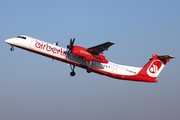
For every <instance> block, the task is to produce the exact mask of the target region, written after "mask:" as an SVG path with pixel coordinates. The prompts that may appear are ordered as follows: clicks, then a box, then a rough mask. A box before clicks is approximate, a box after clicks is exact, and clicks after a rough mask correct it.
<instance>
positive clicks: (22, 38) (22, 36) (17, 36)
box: [17, 36, 26, 39]
mask: <svg viewBox="0 0 180 120" xmlns="http://www.w3.org/2000/svg"><path fill="white" fill-rule="evenodd" d="M17 38H22V39H26V37H24V36H17Z"/></svg>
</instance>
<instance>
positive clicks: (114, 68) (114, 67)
mask: <svg viewBox="0 0 180 120" xmlns="http://www.w3.org/2000/svg"><path fill="white" fill-rule="evenodd" d="M117 69H118V67H117V66H116V65H113V67H112V74H116V73H117Z"/></svg>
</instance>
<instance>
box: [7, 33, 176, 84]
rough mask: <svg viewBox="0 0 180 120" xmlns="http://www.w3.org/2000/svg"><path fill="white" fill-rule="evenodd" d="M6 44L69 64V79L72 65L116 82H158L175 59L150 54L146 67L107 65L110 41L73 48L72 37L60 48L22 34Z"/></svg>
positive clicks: (56, 44)
mask: <svg viewBox="0 0 180 120" xmlns="http://www.w3.org/2000/svg"><path fill="white" fill-rule="evenodd" d="M5 42H6V43H8V44H10V45H11V48H10V50H11V51H13V50H14V47H18V48H21V49H24V50H27V51H31V52H34V53H36V54H40V55H43V56H46V57H49V58H52V59H55V60H58V61H61V62H65V63H68V64H70V68H71V72H70V75H71V76H75V66H77V67H81V68H83V69H86V71H87V73H91V72H94V73H98V74H101V75H105V76H109V77H112V78H116V79H119V80H130V81H139V82H157V80H156V78H157V77H158V75H159V74H160V72H161V71H162V69H163V68H164V66H165V65H166V63H167V62H169V61H170V59H172V58H174V57H173V56H170V55H157V54H152V58H150V60H149V61H148V62H147V64H145V65H144V66H143V67H142V68H140V67H133V66H127V65H120V64H116V63H113V62H109V61H108V60H107V59H106V57H105V56H104V55H103V52H104V51H105V50H107V49H108V48H109V47H110V46H112V45H113V44H114V43H113V42H105V43H103V44H100V45H97V46H93V47H89V48H85V47H82V46H77V45H74V42H75V38H74V39H70V44H69V45H67V48H63V47H60V46H58V42H56V43H55V44H50V43H47V42H44V41H41V40H38V39H35V38H32V37H29V36H25V35H19V36H17V37H15V38H10V39H7V40H5Z"/></svg>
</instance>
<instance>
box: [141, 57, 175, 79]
mask: <svg viewBox="0 0 180 120" xmlns="http://www.w3.org/2000/svg"><path fill="white" fill-rule="evenodd" d="M172 58H174V57H173V56H170V55H157V54H153V55H152V58H151V59H150V61H149V62H148V63H147V64H146V65H145V66H144V67H143V68H142V69H141V70H140V72H139V73H138V74H139V75H141V76H144V77H146V78H148V79H156V78H157V77H158V75H159V74H160V72H161V71H162V69H163V68H164V66H165V65H166V63H167V62H170V59H172Z"/></svg>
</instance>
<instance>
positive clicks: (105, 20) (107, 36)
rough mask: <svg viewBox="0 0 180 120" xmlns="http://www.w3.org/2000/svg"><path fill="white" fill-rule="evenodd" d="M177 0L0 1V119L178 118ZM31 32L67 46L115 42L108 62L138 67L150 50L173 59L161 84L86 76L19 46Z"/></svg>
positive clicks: (179, 19) (179, 55)
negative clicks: (11, 41) (15, 43)
mask: <svg viewBox="0 0 180 120" xmlns="http://www.w3.org/2000/svg"><path fill="white" fill-rule="evenodd" d="M179 12H180V1H179V0H137V1H135V0H76V1H74V0H53V1H52V0H51V1H50V0H36V1H32V0H13V1H12V0H11V1H10V0H0V48H1V49H0V54H1V59H0V66H1V67H0V76H1V77H0V120H170V119H173V120H179V119H180V103H179V101H180V75H179V67H180V64H179V61H180V59H179V58H180V53H179V46H180V14H179ZM21 34H24V35H28V36H31V37H34V38H37V39H40V40H43V41H47V42H50V43H55V42H56V41H58V42H59V45H60V46H62V47H66V46H67V44H69V39H70V38H74V37H75V38H76V41H75V44H76V45H81V46H84V47H91V46H94V45H97V44H100V43H103V42H106V41H113V42H115V44H114V45H113V46H112V47H111V48H109V50H108V51H106V52H104V54H105V55H106V57H107V59H108V60H109V61H111V62H115V63H119V64H124V65H132V66H137V67H142V66H143V65H144V64H145V63H146V62H147V61H148V59H149V58H150V57H151V55H152V54H153V53H157V54H162V55H164V54H170V55H173V56H175V57H176V58H175V59H173V60H172V61H171V62H170V63H168V64H167V65H166V66H165V68H164V69H163V71H162V72H161V74H160V75H159V77H158V80H159V81H158V83H140V82H132V81H123V80H115V79H112V78H109V77H105V76H101V75H97V74H94V73H91V74H87V73H86V71H85V70H84V69H80V68H76V69H75V70H76V76H75V77H70V75H69V73H70V71H71V70H70V67H69V66H68V65H67V64H65V63H61V62H59V61H53V62H52V60H51V59H49V58H46V57H43V56H40V55H36V54H34V53H30V52H27V51H24V50H21V49H18V48H15V51H13V52H11V51H10V50H9V49H10V46H9V45H8V44H6V43H5V42H4V40H5V39H8V38H11V37H15V36H17V35H21Z"/></svg>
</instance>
